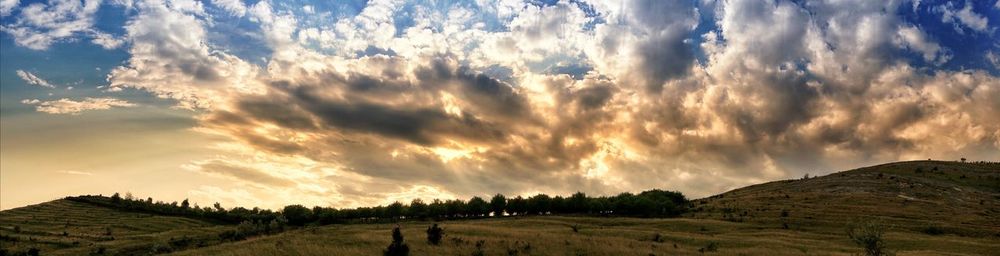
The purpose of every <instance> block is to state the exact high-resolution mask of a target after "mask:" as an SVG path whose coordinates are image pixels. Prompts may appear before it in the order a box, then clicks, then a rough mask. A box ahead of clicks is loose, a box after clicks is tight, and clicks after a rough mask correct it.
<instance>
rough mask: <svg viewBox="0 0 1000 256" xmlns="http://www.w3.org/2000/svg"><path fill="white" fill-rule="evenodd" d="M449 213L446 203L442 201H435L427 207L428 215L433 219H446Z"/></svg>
mask: <svg viewBox="0 0 1000 256" xmlns="http://www.w3.org/2000/svg"><path fill="white" fill-rule="evenodd" d="M447 212H448V208H447V206H445V203H444V201H441V199H434V201H432V202H431V204H430V205H428V206H427V214H428V215H430V216H431V217H433V218H441V217H444V215H445V214H447Z"/></svg>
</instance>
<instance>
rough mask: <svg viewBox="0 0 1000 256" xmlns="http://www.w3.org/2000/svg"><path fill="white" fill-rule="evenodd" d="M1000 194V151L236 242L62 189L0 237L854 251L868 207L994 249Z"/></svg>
mask: <svg viewBox="0 0 1000 256" xmlns="http://www.w3.org/2000/svg"><path fill="white" fill-rule="evenodd" d="M77 198H86V197H77ZM98 199H100V200H97V202H104V201H106V199H107V198H100V197H99V198H98ZM998 202H1000V164H986V163H958V162H941V161H913V162H899V163H890V164H884V165H878V166H871V167H865V168H860V169H855V170H850V171H845V172H839V173H833V174H830V175H826V176H822V177H813V178H807V179H805V178H804V179H797V180H784V181H775V182H769V183H764V184H758V185H753V186H748V187H744V188H740V189H736V190H733V191H729V192H726V193H722V194H719V195H716V196H712V197H708V198H703V199H697V200H692V201H691V202H690V203H689V207H688V208H689V211H688V212H687V213H684V214H683V215H682V216H681V217H679V218H632V217H598V216H593V215H589V216H587V215H558V216H557V215H544V216H535V215H526V216H513V217H510V216H508V217H500V218H472V219H463V220H446V221H440V222H437V223H439V224H440V225H441V226H443V227H444V228H445V238H444V241H443V243H442V244H441V245H437V246H435V245H430V244H428V243H426V240H425V237H426V234H425V229H426V228H427V227H428V226H429V225H430V224H431V223H432V222H430V221H402V222H399V223H398V224H395V223H384V222H383V223H374V224H370V223H354V222H349V223H347V224H331V225H319V223H318V222H316V223H313V224H309V225H307V226H305V227H301V228H294V229H291V230H289V231H285V232H281V233H276V234H272V235H263V236H254V237H250V238H249V239H246V240H242V241H235V242H234V240H227V239H223V238H224V237H225V234H228V233H231V232H233V230H239V229H240V228H241V227H240V226H242V225H234V224H227V222H219V221H216V220H214V219H207V218H195V217H180V216H176V215H173V216H168V215H163V214H159V213H157V214H153V213H149V212H141V211H126V210H122V209H121V208H114V207H110V206H108V205H107V204H104V203H86V201H84V202H80V201H72V200H65V199H63V200H56V201H52V202H48V203H43V204H38V205H33V206H27V207H22V208H17V209H12V210H7V211H2V212H0V237H2V238H3V239H2V246H0V249H2V250H5V251H6V252H7V253H8V254H12V253H23V252H27V249H29V248H37V249H39V250H40V251H41V253H42V254H43V255H80V254H98V253H101V252H103V254H107V255H135V254H155V253H167V252H172V253H175V254H178V255H373V254H375V255H377V254H380V253H381V250H382V249H384V248H385V246H386V245H388V244H389V242H390V232H391V230H392V228H393V227H395V226H396V225H399V226H400V227H401V230H402V234H403V235H404V237H405V239H406V241H407V242H408V244H409V246H410V248H411V251H412V252H413V253H414V254H415V255H566V254H575V255H700V254H702V253H712V254H718V255H803V254H818V255H849V254H853V253H857V252H859V251H858V247H857V246H856V245H855V244H853V243H852V242H851V240H850V239H849V238H848V237H847V235H846V233H847V230H848V229H849V228H850V227H851V226H854V225H858V223H864V222H872V221H873V222H879V223H884V224H885V226H886V228H887V232H886V234H885V236H884V239H885V242H886V246H887V247H888V248H889V249H890V250H892V251H894V252H896V253H897V254H898V255H997V253H996V252H998V251H1000V218H997V217H996V216H1000V214H998V213H1000V205H998ZM228 223H231V222H228ZM108 228H110V230H108ZM108 231H110V234H109V233H108ZM64 232H65V233H64ZM111 237H113V240H112V239H111ZM100 248H105V249H103V250H102V249H100ZM480 253H481V254H480Z"/></svg>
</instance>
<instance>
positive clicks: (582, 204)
mask: <svg viewBox="0 0 1000 256" xmlns="http://www.w3.org/2000/svg"><path fill="white" fill-rule="evenodd" d="M587 201H588V200H587V194H584V193H583V192H576V193H574V194H573V195H572V196H570V197H569V200H568V202H567V205H568V206H569V209H570V212H574V213H589V212H590V209H589V208H590V207H589V206H590V205H589V204H588V202H587Z"/></svg>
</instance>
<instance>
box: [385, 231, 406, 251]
mask: <svg viewBox="0 0 1000 256" xmlns="http://www.w3.org/2000/svg"><path fill="white" fill-rule="evenodd" d="M382 255H385V256H406V255H410V246H408V245H406V242H403V233H402V232H400V231H399V227H395V228H393V229H392V243H391V244H389V247H387V248H385V251H383V252H382Z"/></svg>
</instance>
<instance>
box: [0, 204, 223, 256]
mask: <svg viewBox="0 0 1000 256" xmlns="http://www.w3.org/2000/svg"><path fill="white" fill-rule="evenodd" d="M228 229H231V227H227V226H222V225H215V224H213V223H209V222H206V221H202V220H196V219H190V218H182V217H172V216H161V215H154V214H148V213H136V212H126V211H120V210H115V209H111V208H105V207H101V206H96V205H93V204H88V203H82V202H75V201H70V200H66V199H60V200H55V201H51V202H46V203H41V204H36V205H30V206H25V207H21V208H15V209H10V210H5V211H2V212H0V241H2V242H0V250H4V251H6V253H7V254H19V253H27V252H28V250H30V249H31V248H35V249H38V250H39V251H40V253H41V255H87V254H91V253H94V254H97V253H101V252H103V253H102V254H107V255H135V254H149V253H156V252H166V250H165V249H166V248H170V246H174V247H177V245H179V244H182V243H189V242H192V241H193V242H197V240H199V238H204V237H210V238H214V237H216V236H217V235H216V234H218V233H219V232H221V231H223V230H228ZM102 248H103V249H102Z"/></svg>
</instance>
